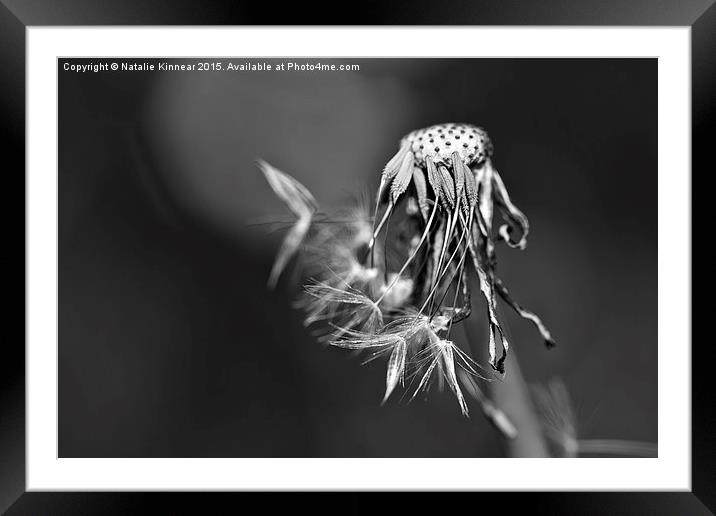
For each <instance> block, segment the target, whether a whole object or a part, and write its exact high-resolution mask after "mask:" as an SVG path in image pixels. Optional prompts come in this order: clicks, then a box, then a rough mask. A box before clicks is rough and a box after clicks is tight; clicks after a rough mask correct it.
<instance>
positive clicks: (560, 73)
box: [58, 59, 657, 457]
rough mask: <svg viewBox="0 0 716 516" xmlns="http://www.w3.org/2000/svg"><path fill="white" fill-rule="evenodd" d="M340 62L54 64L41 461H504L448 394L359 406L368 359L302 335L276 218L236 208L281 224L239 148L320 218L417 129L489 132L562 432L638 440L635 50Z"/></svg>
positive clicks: (645, 433) (648, 334) (520, 331)
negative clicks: (510, 204)
mask: <svg viewBox="0 0 716 516" xmlns="http://www.w3.org/2000/svg"><path fill="white" fill-rule="evenodd" d="M207 61H212V60H210V59H209V60H207ZM223 61H224V62H226V60H223ZM235 61H237V62H245V60H244V59H236V60H235ZM259 61H262V62H263V61H269V62H270V61H271V60H263V59H262V60H259ZM292 61H296V62H301V61H302V60H300V59H294V60H292ZM313 61H315V60H311V62H313ZM71 62H72V63H75V64H77V63H82V62H85V63H86V62H90V60H72V61H71ZM155 62H156V61H155ZM172 62H178V61H172ZM191 62H195V60H192V61H191ZM321 62H329V60H323V59H322V60H321ZM348 62H354V63H358V64H360V66H361V70H360V71H358V72H252V73H234V72H201V73H199V72H193V73H192V72H183V73H182V72H134V73H130V72H123V73H122V72H111V71H107V72H99V73H84V74H80V73H75V72H69V71H63V69H62V68H63V63H64V61H63V60H60V62H59V71H58V73H59V359H60V363H59V453H60V456H62V457H169V456H173V457H181V456H184V457H247V456H284V457H290V456H310V457H324V456H337V457H376V456H385V457H401V456H415V457H432V456H441V457H453V456H502V455H503V453H504V451H503V449H502V448H501V445H500V441H499V439H498V437H497V436H496V434H495V432H494V430H493V429H492V428H491V427H490V426H489V425H488V424H487V423H485V422H484V421H483V419H482V418H481V416H480V415H479V411H478V410H476V407H473V409H474V410H473V412H474V415H473V417H472V418H470V419H465V418H463V417H462V416H461V415H460V412H459V409H458V406H457V403H456V402H455V399H454V397H453V396H452V394H451V393H449V392H443V393H440V392H436V391H433V392H431V394H430V396H429V397H428V399H427V400H423V399H416V400H415V401H413V402H412V403H410V404H407V403H405V402H402V403H401V402H399V401H398V398H397V397H396V399H395V400H391V401H389V402H388V403H387V404H386V406H384V407H381V406H380V400H381V398H382V394H383V390H384V383H385V378H384V374H385V370H384V364H383V363H377V362H376V363H372V364H369V365H367V366H360V359H357V358H356V357H353V356H351V355H350V354H348V353H345V352H343V351H341V350H337V349H328V348H325V347H323V346H321V345H320V344H318V343H316V342H315V340H314V339H313V338H312V337H311V335H310V333H309V331H307V330H306V329H304V328H303V326H302V324H301V314H300V313H299V312H297V311H295V310H294V309H293V308H292V301H293V299H294V297H295V295H296V294H297V292H298V290H299V284H298V283H297V281H294V280H293V279H292V278H291V277H290V275H289V276H286V277H285V278H284V281H282V282H281V284H280V285H279V288H278V289H277V290H276V291H273V292H271V291H268V290H267V289H266V280H267V278H268V273H269V270H270V267H271V263H272V260H273V258H274V254H275V252H276V250H277V247H278V245H279V243H280V238H281V234H280V233H272V232H270V231H269V230H268V228H267V227H265V226H257V225H251V223H252V222H255V221H258V220H262V219H266V218H267V217H275V218H278V219H280V220H287V219H289V218H290V216H289V215H288V214H287V212H286V210H285V208H284V207H283V205H282V203H281V202H280V201H279V200H278V199H277V198H275V196H274V195H273V193H272V192H271V191H270V189H269V187H268V186H267V184H266V183H265V180H264V179H263V177H262V176H261V174H260V172H259V171H258V169H257V168H256V167H255V166H254V160H255V159H256V158H257V157H262V158H264V159H266V160H267V161H269V162H270V163H272V164H273V165H275V166H276V167H278V168H280V169H282V170H284V171H286V172H288V173H290V174H292V175H293V176H294V177H296V178H297V179H299V180H300V181H301V182H303V183H304V184H305V185H306V186H307V187H308V188H309V189H310V190H311V191H312V192H313V193H314V195H315V196H316V198H317V199H318V201H319V203H320V204H321V205H322V207H323V208H324V209H325V210H326V211H328V210H330V208H331V207H335V206H338V205H340V204H341V203H344V202H345V201H346V199H350V198H351V197H352V196H354V195H355V194H356V193H358V192H361V191H373V189H374V188H376V187H377V184H378V180H379V176H380V171H381V170H382V167H383V165H384V164H385V162H386V161H387V160H388V159H389V158H390V157H391V156H392V154H393V153H394V152H395V150H396V146H397V144H398V141H399V139H400V138H401V136H402V135H403V134H405V133H407V132H409V131H411V130H413V129H416V128H419V127H422V126H426V125H430V124H433V123H439V122H468V123H474V124H477V125H481V126H483V127H485V128H486V129H487V130H488V132H489V134H490V136H491V138H492V140H493V142H494V144H495V157H494V162H495V164H496V166H497V168H498V170H499V171H500V173H501V175H502V177H503V179H504V180H505V182H506V184H507V188H508V190H509V191H510V194H511V196H512V198H513V200H514V201H515V203H516V204H517V205H518V206H519V207H520V208H521V209H522V210H523V211H524V212H525V213H526V214H527V216H528V217H529V219H530V223H531V227H532V232H531V234H530V240H529V245H528V248H527V250H526V251H524V252H519V251H516V250H511V249H507V248H505V247H504V246H500V247H499V249H498V258H499V270H500V271H501V276H502V277H503V278H504V279H505V280H506V282H507V283H508V285H509V286H510V287H511V291H512V292H513V294H514V296H515V297H516V298H517V299H518V300H519V301H521V302H522V303H523V304H524V305H526V306H528V307H530V308H531V309H533V310H534V311H536V312H538V313H539V314H540V315H541V316H542V317H543V319H544V320H545V322H547V323H548V324H549V326H550V328H551V329H552V331H553V334H554V336H555V337H556V339H557V340H558V343H559V347H558V348H556V349H553V350H550V351H547V350H545V349H544V348H543V346H542V345H541V343H540V340H539V337H538V336H537V335H536V333H535V332H534V330H533V328H532V327H531V326H530V325H529V324H528V323H527V322H525V321H522V320H520V319H519V318H517V317H515V316H513V314H512V313H511V312H510V311H508V310H503V313H504V316H505V317H506V319H507V327H508V331H509V334H510V335H511V336H512V342H513V346H514V347H515V349H516V350H517V353H518V354H519V357H520V365H521V367H522V371H523V374H524V375H525V376H526V378H527V380H528V381H529V382H530V383H544V382H546V381H548V380H549V379H550V378H553V377H555V376H558V377H560V378H562V379H563V380H564V382H565V383H566V385H567V387H568V388H569V390H570V393H571V396H572V398H573V400H574V404H575V409H576V410H577V414H578V420H577V422H578V425H579V433H580V436H581V437H583V438H611V439H636V440H643V441H651V442H656V440H657V384H656V380H657V367H656V366H657V354H656V353H657V176H656V172H657V147H656V145H657V133H656V131H657V118H656V117H657V102H656V100H657V99H656V94H657V82H656V72H657V62H656V60H655V59H639V60H633V59H608V60H607V59H580V60H573V59H358V60H338V61H336V63H348ZM481 314H482V310H477V311H476V312H475V315H474V317H480V316H481ZM478 344H479V343H478Z"/></svg>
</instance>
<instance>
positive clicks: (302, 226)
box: [257, 160, 318, 287]
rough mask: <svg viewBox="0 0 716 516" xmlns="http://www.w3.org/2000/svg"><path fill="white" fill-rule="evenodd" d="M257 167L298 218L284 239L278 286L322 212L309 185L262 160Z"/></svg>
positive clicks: (275, 270) (276, 269)
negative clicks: (281, 276)
mask: <svg viewBox="0 0 716 516" xmlns="http://www.w3.org/2000/svg"><path fill="white" fill-rule="evenodd" d="M257 164H258V167H259V168H260V169H261V172H263V174H264V177H265V178H266V181H267V182H268V184H269V186H270V187H271V189H272V190H273V191H274V193H275V194H276V195H277V196H278V197H279V198H280V199H281V200H282V201H284V202H285V203H286V205H287V206H288V208H289V209H290V210H291V211H292V212H293V213H294V215H296V217H298V220H297V221H296V223H295V224H294V226H293V227H292V228H291V230H290V231H289V232H288V234H287V235H286V237H285V238H284V240H283V243H282V244H281V247H280V249H279V252H278V254H277V255H276V260H275V261H274V264H273V267H272V269H271V274H270V276H269V286H270V287H274V286H275V285H276V282H277V281H278V278H279V276H280V275H281V272H282V271H283V269H284V268H285V267H286V264H287V263H288V261H289V260H290V259H291V257H292V256H293V255H294V254H295V253H296V251H297V250H298V248H299V246H300V245H301V242H303V239H304V237H305V236H306V233H307V232H308V229H309V228H310V226H311V220H312V218H313V215H314V214H315V213H316V211H318V203H316V200H315V199H314V198H313V195H312V194H311V192H309V191H308V189H307V188H306V187H305V186H303V185H302V184H301V183H299V182H298V181H296V180H295V179H294V178H292V177H291V176H289V175H288V174H286V173H285V172H281V171H280V170H278V169H277V168H275V167H273V166H271V165H269V164H268V163H267V162H265V161H263V160H258V161H257Z"/></svg>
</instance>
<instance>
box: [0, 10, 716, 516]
mask: <svg viewBox="0 0 716 516" xmlns="http://www.w3.org/2000/svg"><path fill="white" fill-rule="evenodd" d="M334 6H335V9H333V10H325V9H326V8H324V7H319V6H315V7H313V8H308V6H307V5H306V4H303V3H295V4H293V6H282V7H281V8H277V7H276V6H273V5H270V4H267V3H256V2H230V1H224V2H210V1H205V2H189V1H185V0H174V1H169V0H166V1H165V0H162V1H158V0H157V1H154V2H150V3H148V2H146V1H139V0H130V1H127V0H125V1H118V0H117V1H110V0H66V1H64V2H62V3H59V2H53V1H52V0H0V109H1V110H2V111H1V114H0V120H1V121H2V122H0V127H1V128H2V138H1V140H0V141H2V142H3V144H4V147H5V151H4V152H3V157H4V164H5V166H4V167H3V169H4V171H5V174H4V178H5V181H6V183H5V184H6V185H7V186H8V187H7V189H6V190H5V192H6V196H5V201H6V202H5V203H3V204H4V205H5V206H8V214H7V216H6V220H12V221H13V224H12V225H6V228H7V227H8V226H15V223H14V221H15V217H16V215H15V213H16V212H15V213H13V215H14V216H13V217H12V218H11V217H10V213H9V207H10V206H11V204H12V203H9V202H7V201H8V200H20V199H22V201H21V202H22V203H23V206H24V199H25V196H24V191H25V186H24V170H25V114H26V112H25V29H26V28H27V27H32V26H40V25H54V26H63V25H76V26H93V25H250V24H257V25H284V24H302V23H305V24H310V25H316V24H319V21H320V24H328V25H343V24H346V23H347V22H348V21H349V23H350V24H351V25H353V24H355V25H366V24H367V25H393V24H400V25H406V24H407V25H652V26H653V25H663V26H689V27H691V37H692V43H691V45H692V46H691V50H692V53H691V58H692V62H691V71H692V178H693V176H694V173H693V171H700V172H697V174H699V173H700V174H702V175H706V174H707V173H708V172H712V171H713V170H716V158H714V155H713V153H712V152H711V148H710V147H711V146H712V144H711V141H710V138H709V136H710V135H711V134H713V129H714V126H715V125H716V116H715V115H716V113H715V107H716V103H715V102H714V100H713V99H714V94H713V92H714V88H715V87H716V5H714V1H713V0H689V1H683V0H681V1H679V0H663V1H660V2H648V1H646V0H629V1H621V2H603V1H598V0H580V1H578V2H561V1H558V0H542V1H540V2H520V1H517V0H510V1H490V2H487V1H468V0H446V1H443V2H434V1H433V2H430V1H413V2H391V3H385V2H383V3H381V2H377V1H367V0H366V1H363V2H361V3H360V9H341V8H340V7H341V6H340V5H339V4H334ZM343 7H345V5H344V6H343ZM317 13H321V14H317ZM9 180H11V181H14V183H13V184H11V185H9V184H8V183H7V182H8V181H9ZM12 209H13V211H14V208H12ZM18 209H19V207H18ZM23 209H24V208H23ZM23 213H24V211H23ZM18 225H19V224H18ZM21 234H22V239H23V242H22V243H20V242H19V240H20V237H19V236H18V237H17V239H16V241H15V245H16V246H17V247H15V248H13V247H11V246H12V244H10V246H8V249H14V252H13V253H6V254H5V263H6V271H8V273H9V274H8V275H7V276H8V277H11V278H18V280H17V281H18V282H19V277H20V275H19V274H17V271H19V270H23V271H24V270H25V260H26V258H27V257H26V256H25V251H24V250H25V243H24V237H25V234H24V225H23V230H22V231H21ZM692 234H693V230H692ZM20 246H22V247H20ZM20 248H21V249H22V250H23V251H22V253H21V252H20V251H19V250H16V249H20ZM11 270H12V271H14V273H10V271H11ZM23 276H24V275H23ZM19 288H20V286H19V285H18V290H19ZM23 292H24V281H23ZM6 299H7V298H6ZM10 299H12V298H10ZM21 299H22V300H23V302H22V303H20V301H19V300H17V301H15V300H14V299H13V301H14V302H13V303H11V304H10V303H8V305H7V306H9V307H10V308H9V309H8V310H7V311H6V314H7V315H8V317H7V321H8V322H11V323H12V324H13V325H14V326H16V327H19V326H20V325H21V324H22V330H21V335H24V330H25V326H24V319H25V318H24V313H25V304H24V300H25V295H24V294H23V296H22V298H21ZM13 312H15V313H13ZM13 316H14V317H13ZM21 321H22V322H21ZM684 332H685V335H689V338H690V335H691V328H684ZM9 335H10V333H9V332H6V337H5V338H4V339H3V353H2V359H0V404H1V406H0V511H7V514H13V515H15V514H134V513H137V512H143V511H145V510H147V509H149V511H151V512H155V511H154V510H152V509H151V507H152V506H156V507H161V508H162V510H161V512H162V513H172V514H173V513H176V512H181V511H189V512H200V513H207V512H210V510H209V509H207V505H209V504H213V503H215V502H216V501H219V502H220V503H228V504H231V505H234V504H236V503H237V501H236V499H235V498H234V497H236V496H244V497H246V496H251V497H254V498H256V497H258V496H261V497H262V499H263V498H266V496H267V495H247V494H244V495H241V494H233V493H232V494H221V495H218V496H216V495H208V494H201V495H193V496H190V495H188V494H166V493H152V494H150V493H141V494H140V493H91V494H90V493H36V492H32V493H26V492H25V474H26V469H25V351H24V342H23V341H24V339H21V338H20V337H12V338H11V337H9ZM709 347H710V346H709V345H708V343H706V342H704V341H700V342H699V341H695V345H693V346H692V402H693V406H692V432H693V435H692V491H691V492H679V493H674V492H640V493H625V492H620V493H605V492H588V493H519V494H518V493H514V494H513V493H472V494H467V493H465V494H462V495H460V497H461V499H462V500H461V501H462V502H464V501H466V500H465V497H466V496H470V497H475V496H477V497H479V499H478V501H475V500H472V501H469V502H468V503H480V504H481V505H480V508H481V509H483V510H484V507H485V504H487V505H488V506H495V507H498V506H499V507H502V508H503V509H504V507H505V506H506V505H510V504H511V503H513V502H519V503H525V502H527V503H529V504H530V506H531V507H533V508H534V510H535V511H536V512H537V513H547V514H713V513H715V512H716V489H714V486H716V437H715V435H716V434H714V432H713V430H712V427H711V426H710V425H711V424H713V422H714V421H716V413H715V411H714V405H715V404H714V400H713V395H712V392H713V391H712V389H710V388H709V386H707V385H706V382H707V379H708V376H709V373H708V371H707V368H708V367H709V364H710V361H709V360H708V357H707V353H708V348H709ZM355 496H356V495H355V494H354V495H350V497H351V498H354V497H355ZM377 496H382V495H377V494H370V495H368V496H367V498H361V499H360V500H351V501H350V502H349V501H347V500H344V501H343V502H342V504H344V505H342V506H345V507H355V508H356V510H360V508H361V507H362V508H363V509H364V510H369V509H370V507H372V506H373V504H372V503H371V502H370V501H367V500H369V499H370V498H371V497H377ZM452 496H456V495H452ZM314 498H315V496H313V497H311V498H310V499H307V498H306V497H303V498H302V499H303V500H304V503H306V504H311V505H313V506H314V507H315V505H316V504H315V502H314V501H313V499H314ZM423 499H424V496H423V495H422V494H416V496H414V497H413V498H412V500H415V501H417V502H418V503H420V504H422V503H423ZM254 501H259V500H254ZM456 501H457V500H456V499H452V500H451V505H453V504H454V503H456ZM264 503H265V502H264ZM401 503H402V502H401ZM458 503H460V502H458ZM237 507H238V506H237ZM149 511H148V512H149Z"/></svg>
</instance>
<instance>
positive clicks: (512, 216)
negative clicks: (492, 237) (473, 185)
mask: <svg viewBox="0 0 716 516" xmlns="http://www.w3.org/2000/svg"><path fill="white" fill-rule="evenodd" d="M486 166H490V167H491V164H490V163H489V160H488V163H487V164H486ZM492 181H493V184H494V185H495V200H496V201H497V202H498V204H499V205H500V207H501V208H502V213H503V215H504V216H505V218H507V219H508V220H509V221H510V223H511V224H512V226H508V225H507V224H504V225H502V226H500V229H499V234H500V236H501V237H502V238H503V240H504V241H505V242H506V243H507V245H509V246H510V247H515V248H517V249H524V248H525V247H527V234H528V233H529V230H530V226H529V222H528V221H527V217H525V215H524V214H523V213H522V212H521V211H520V210H519V209H518V208H517V206H515V205H514V204H512V201H511V200H510V196H509V194H508V193H507V188H505V184H504V183H503V182H502V178H501V177H500V174H498V173H497V170H495V169H494V168H493V169H492ZM514 226H518V227H519V228H520V231H521V236H520V239H519V240H518V241H516V242H515V241H513V240H512V238H511V236H510V233H511V232H512V228H513V227H514Z"/></svg>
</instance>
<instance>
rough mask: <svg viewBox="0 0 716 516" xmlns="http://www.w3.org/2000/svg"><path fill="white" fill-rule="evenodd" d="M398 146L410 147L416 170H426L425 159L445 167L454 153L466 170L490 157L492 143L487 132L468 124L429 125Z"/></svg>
mask: <svg viewBox="0 0 716 516" xmlns="http://www.w3.org/2000/svg"><path fill="white" fill-rule="evenodd" d="M401 143H408V144H410V149H411V150H412V152H413V155H414V157H415V163H416V164H417V165H418V166H419V167H425V158H426V157H430V158H431V159H432V160H433V161H434V162H435V163H436V164H442V165H447V164H449V163H450V160H451V157H452V153H453V152H455V151H457V152H458V153H459V154H460V157H461V158H462V160H463V163H464V164H465V165H467V166H471V165H473V164H479V163H481V162H483V161H484V160H485V158H489V157H490V156H491V155H492V143H491V141H490V138H489V137H488V136H487V132H485V130H484V129H482V128H481V127H477V126H475V125H471V124H452V123H448V124H436V125H431V126H430V127H425V128H424V129H417V130H415V131H413V132H411V133H409V134H408V135H406V136H405V137H404V138H403V140H402V142H401Z"/></svg>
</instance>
